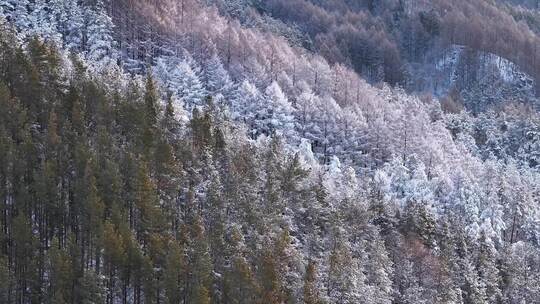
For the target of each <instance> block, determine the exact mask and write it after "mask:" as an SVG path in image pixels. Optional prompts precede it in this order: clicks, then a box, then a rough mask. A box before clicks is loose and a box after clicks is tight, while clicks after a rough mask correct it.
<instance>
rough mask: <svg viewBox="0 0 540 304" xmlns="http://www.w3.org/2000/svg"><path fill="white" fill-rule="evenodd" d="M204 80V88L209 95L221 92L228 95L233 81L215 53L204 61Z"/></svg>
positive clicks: (227, 96)
mask: <svg viewBox="0 0 540 304" xmlns="http://www.w3.org/2000/svg"><path fill="white" fill-rule="evenodd" d="M204 81H205V84H206V89H207V90H208V93H210V94H211V95H214V96H215V95H217V94H221V95H223V96H225V97H226V98H229V97H230V93H231V90H232V88H233V82H232V81H231V77H230V76H229V73H228V72H227V70H225V68H224V67H223V64H222V63H221V60H220V59H219V57H218V55H217V54H214V55H213V56H212V57H211V58H210V59H209V60H207V61H206V63H205V68H204Z"/></svg>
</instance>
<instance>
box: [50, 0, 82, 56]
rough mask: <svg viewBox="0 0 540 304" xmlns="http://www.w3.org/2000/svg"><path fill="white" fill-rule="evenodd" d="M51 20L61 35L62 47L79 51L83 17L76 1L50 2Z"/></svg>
mask: <svg viewBox="0 0 540 304" xmlns="http://www.w3.org/2000/svg"><path fill="white" fill-rule="evenodd" d="M49 5H50V12H49V14H50V15H51V19H52V22H53V24H54V25H55V27H56V29H57V31H58V32H59V33H60V34H61V35H62V39H63V42H64V46H65V47H66V48H68V49H72V50H80V49H81V47H82V43H83V30H84V16H83V12H82V9H81V7H80V6H79V4H78V3H77V1H65V0H51V1H50V2H49Z"/></svg>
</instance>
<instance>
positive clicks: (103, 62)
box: [85, 1, 117, 70]
mask: <svg viewBox="0 0 540 304" xmlns="http://www.w3.org/2000/svg"><path fill="white" fill-rule="evenodd" d="M85 23H86V35H87V41H86V45H85V49H86V59H87V60H89V61H90V64H91V66H93V67H94V68H96V69H98V70H102V69H105V68H107V67H108V66H109V65H111V64H115V63H116V60H117V50H116V48H115V44H116V43H115V40H114V37H113V28H114V25H113V23H112V20H111V18H110V17H109V16H108V15H107V12H106V10H105V7H104V5H103V3H102V2H101V1H98V3H97V4H96V5H95V7H94V8H93V9H87V11H86V15H85Z"/></svg>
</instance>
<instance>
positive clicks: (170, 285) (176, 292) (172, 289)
mask: <svg viewBox="0 0 540 304" xmlns="http://www.w3.org/2000/svg"><path fill="white" fill-rule="evenodd" d="M185 263H186V261H185V257H184V252H183V249H182V247H181V246H180V245H179V244H178V242H176V241H173V242H172V243H171V245H170V247H169V252H168V254H167V260H166V262H165V269H164V287H165V297H166V299H167V303H169V304H175V303H180V302H181V301H182V297H183V293H185V290H183V288H184V286H185V282H184V281H185V279H186V277H187V274H186V270H187V269H186V264H185Z"/></svg>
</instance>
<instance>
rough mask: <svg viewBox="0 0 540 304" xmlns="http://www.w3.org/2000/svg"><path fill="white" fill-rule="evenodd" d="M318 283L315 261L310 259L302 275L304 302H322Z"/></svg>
mask: <svg viewBox="0 0 540 304" xmlns="http://www.w3.org/2000/svg"><path fill="white" fill-rule="evenodd" d="M319 290H320V285H318V282H317V266H316V262H315V261H313V260H310V261H309V262H308V266H307V269H306V274H305V276H304V304H320V303H322V301H321V299H320V296H319V292H320V291H319Z"/></svg>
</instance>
